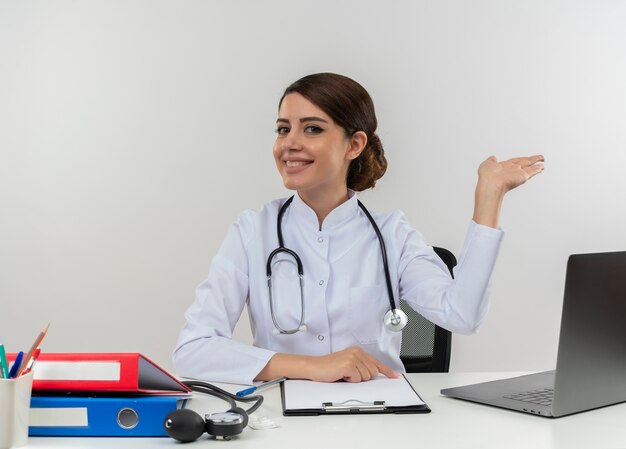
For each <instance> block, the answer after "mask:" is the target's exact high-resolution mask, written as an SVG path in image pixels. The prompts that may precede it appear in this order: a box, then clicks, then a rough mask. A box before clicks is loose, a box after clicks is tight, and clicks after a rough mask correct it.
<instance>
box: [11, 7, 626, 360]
mask: <svg viewBox="0 0 626 449" xmlns="http://www.w3.org/2000/svg"><path fill="white" fill-rule="evenodd" d="M624 24H626V2H622V1H608V0H593V1H592V0H589V1H571V0H570V1H546V0H530V1H528V0H524V1H521V0H520V1H510V0H509V1H506V0H504V1H503V0H493V1H487V0H482V1H471V2H469V1H460V0H458V1H410V2H409V1H397V2H391V1H384V2H383V1H373V0H354V1H330V0H318V1H316V2H297V1H293V0H285V1H278V0H270V1H252V0H250V1H241V0H240V1H219V2H218V1H163V0H151V1H148V0H146V1H137V0H125V1H69V0H64V1H60V0H59V1H54V0H50V1H39V2H35V1H17V0H15V1H2V0H0V342H3V343H5V345H6V346H7V348H8V349H9V350H19V349H27V348H28V347H29V346H30V344H31V342H32V340H33V339H34V337H35V335H36V334H37V333H38V332H39V331H40V330H41V328H42V327H43V326H44V325H45V324H46V323H48V322H50V323H51V326H50V331H49V334H48V336H47V338H46V340H45V341H44V344H43V346H42V348H43V350H45V351H139V352H142V353H144V354H145V355H147V356H148V357H150V358H152V359H154V360H155V361H156V362H158V363H160V364H162V365H163V366H164V367H166V368H169V369H171V361H170V354H171V351H172V349H173V347H174V344H175V341H176V338H177V336H178V331H179V329H180V327H181V325H182V323H183V314H184V311H185V310H186V308H187V307H188V306H189V305H190V304H191V302H192V300H193V298H194V289H195V287H196V285H197V284H199V283H200V282H201V281H202V279H203V278H204V276H205V275H206V273H207V271H208V267H209V263H210V260H211V258H212V255H213V254H214V253H215V251H216V249H217V248H218V246H219V244H220V243H221V240H222V238H223V237H224V235H225V232H226V229H227V227H228V226H229V224H230V223H232V221H233V220H234V219H235V217H236V215H237V214H238V213H239V212H240V211H242V210H244V209H248V208H253V209H258V208H259V207H260V206H261V205H262V204H263V203H265V202H267V201H269V200H271V199H273V198H276V197H280V196H284V195H286V194H287V192H286V191H285V190H284V188H283V187H282V184H281V180H280V177H279V175H278V174H277V172H276V169H275V167H274V162H273V159H272V156H271V148H272V143H273V139H274V133H273V131H274V120H275V118H276V107H277V102H278V99H279V97H280V95H281V94H282V91H283V89H284V88H285V87H286V86H287V85H288V84H289V83H291V82H292V81H294V80H295V79H297V78H299V77H301V76H303V75H306V74H308V73H313V72H319V71H333V72H339V73H342V74H345V75H348V76H350V77H353V78H354V79H356V80H358V81H359V82H360V83H361V84H363V85H364V86H365V88H366V89H368V91H369V92H370V94H371V95H372V97H373V99H374V102H375V104H376V106H377V112H378V118H379V133H380V136H381V138H382V141H383V143H384V145H385V148H386V151H387V158H388V160H389V170H388V172H387V175H386V176H385V177H384V178H383V179H382V180H381V181H380V182H379V183H378V185H377V187H376V188H375V189H374V190H373V191H371V192H367V193H365V194H363V195H362V197H361V198H362V199H363V201H364V202H365V203H366V204H367V205H368V206H369V208H370V209H373V210H390V209H395V208H399V209H402V210H403V211H405V213H406V214H407V216H408V217H409V219H410V221H411V223H412V225H413V226H414V227H415V228H417V229H418V230H420V231H421V232H422V233H423V234H424V235H425V237H426V239H427V240H428V241H429V242H430V243H431V244H433V245H439V246H444V247H447V248H449V249H451V250H452V251H453V252H455V253H457V254H458V252H459V250H460V247H461V244H462V240H463V237H464V234H465V230H466V226H467V223H468V220H469V219H470V218H471V213H472V201H473V188H474V184H475V181H476V168H477V166H478V164H479V163H480V162H481V161H482V160H483V159H485V158H486V157H487V156H489V155H491V154H494V155H496V156H497V157H498V158H509V157H512V156H517V155H526V154H534V153H542V154H544V155H545V157H546V170H545V172H544V173H543V174H541V175H540V176H538V177H537V178H535V179H533V180H532V182H531V183H529V184H528V185H525V186H523V187H522V188H520V189H518V190H516V191H514V192H512V193H511V194H509V195H508V196H507V198H506V202H505V205H504V208H503V217H502V222H501V225H502V227H503V229H504V230H505V232H506V237H505V240H504V243H503V246H502V250H501V253H500V257H499V261H498V264H497V267H496V270H495V273H494V279H493V281H494V287H493V291H492V297H491V298H492V306H491V311H490V314H489V316H488V319H487V321H486V323H485V324H484V326H483V327H482V329H481V331H480V332H479V334H477V335H474V336H470V337H463V336H455V338H454V340H453V354H452V365H451V369H452V370H456V371H460V370H464V371H471V370H534V369H550V368H553V367H554V363H555V355H556V347H557V341H558V328H559V321H560V313H561V303H562V291H563V282H564V275H565V264H566V259H567V256H568V255H569V254H571V253H578V252H599V251H612V250H625V249H626V237H625V232H626V207H625V206H624V203H625V202H624V199H623V196H624V192H626V176H624V170H625V167H626V82H625V80H626V26H625V25H624ZM247 327H248V321H247V316H246V315H245V314H244V317H243V318H242V322H241V323H240V325H239V326H238V328H237V332H236V335H237V338H239V339H243V340H244V341H250V332H249V330H248V329H247Z"/></svg>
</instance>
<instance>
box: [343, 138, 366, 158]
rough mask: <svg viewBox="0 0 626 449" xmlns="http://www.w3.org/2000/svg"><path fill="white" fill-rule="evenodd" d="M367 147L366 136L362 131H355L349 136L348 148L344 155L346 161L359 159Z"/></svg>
mask: <svg viewBox="0 0 626 449" xmlns="http://www.w3.org/2000/svg"><path fill="white" fill-rule="evenodd" d="M366 145H367V134H365V132H364V131H357V132H355V133H354V134H352V135H351V136H350V146H349V147H348V151H347V153H346V159H348V160H349V161H352V160H354V159H356V158H357V157H359V155H360V154H361V153H362V152H363V150H364V149H365V146H366Z"/></svg>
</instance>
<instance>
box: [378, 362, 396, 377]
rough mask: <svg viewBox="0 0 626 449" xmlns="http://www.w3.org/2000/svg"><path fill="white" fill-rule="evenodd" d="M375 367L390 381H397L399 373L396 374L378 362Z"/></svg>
mask: <svg viewBox="0 0 626 449" xmlns="http://www.w3.org/2000/svg"><path fill="white" fill-rule="evenodd" d="M377 367H378V371H379V372H380V373H381V374H384V375H385V376H387V377H388V378H390V379H397V378H398V377H400V373H396V372H395V371H394V370H392V369H391V368H389V367H388V366H387V365H385V364H384V363H381V362H378V364H377Z"/></svg>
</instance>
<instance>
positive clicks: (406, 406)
mask: <svg viewBox="0 0 626 449" xmlns="http://www.w3.org/2000/svg"><path fill="white" fill-rule="evenodd" d="M280 393H281V399H282V406H283V415H284V416H315V415H331V414H332V415H346V414H373V413H430V408H429V407H428V405H427V404H426V403H425V402H424V401H423V400H422V398H421V397H420V396H419V394H417V392H416V391H415V390H414V389H413V386H412V385H411V384H410V383H409V381H408V380H407V378H406V377H405V376H404V375H402V377H399V378H397V379H389V378H386V377H384V376H379V377H377V378H375V379H372V380H369V381H367V382H358V383H351V382H341V381H339V382H332V383H326V382H313V381H310V380H297V379H289V380H286V381H285V382H282V383H281V385H280Z"/></svg>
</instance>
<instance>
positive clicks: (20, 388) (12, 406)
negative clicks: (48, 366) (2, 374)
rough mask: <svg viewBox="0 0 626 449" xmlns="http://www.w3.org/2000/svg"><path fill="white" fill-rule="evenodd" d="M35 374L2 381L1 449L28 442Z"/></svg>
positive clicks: (0, 401) (0, 397)
mask: <svg viewBox="0 0 626 449" xmlns="http://www.w3.org/2000/svg"><path fill="white" fill-rule="evenodd" d="M32 386H33V372H32V371H30V372H29V373H28V374H25V375H23V376H20V377H18V378H16V379H0V449H9V448H12V447H19V446H23V445H25V444H26V442H27V441H28V413H29V410H30V395H31V390H32Z"/></svg>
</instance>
